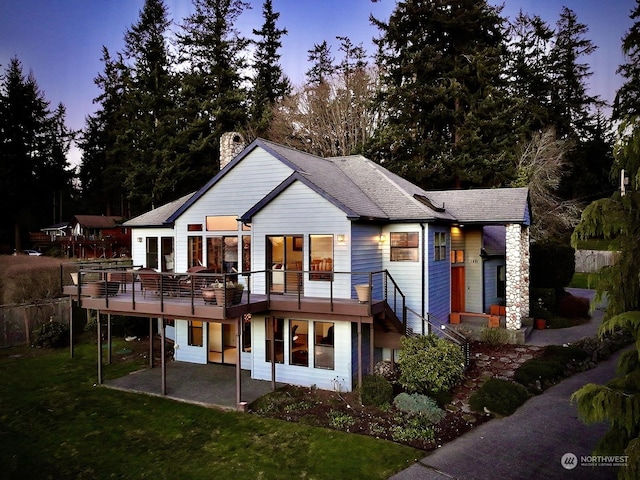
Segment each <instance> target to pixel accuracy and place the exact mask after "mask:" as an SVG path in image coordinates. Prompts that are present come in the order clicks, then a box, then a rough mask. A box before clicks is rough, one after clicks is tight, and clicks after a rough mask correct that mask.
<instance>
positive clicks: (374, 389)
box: [360, 375, 393, 407]
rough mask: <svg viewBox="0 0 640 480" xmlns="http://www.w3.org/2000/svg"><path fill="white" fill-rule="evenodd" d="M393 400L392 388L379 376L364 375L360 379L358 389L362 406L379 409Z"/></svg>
mask: <svg viewBox="0 0 640 480" xmlns="http://www.w3.org/2000/svg"><path fill="white" fill-rule="evenodd" d="M392 399H393V386H392V385H391V383H390V382H389V381H388V380H387V379H386V378H384V377H381V376H380V375H366V376H364V377H363V378H362V387H361V388H360V402H362V404H363V405H374V406H376V407H381V406H383V405H386V404H389V403H391V400H392Z"/></svg>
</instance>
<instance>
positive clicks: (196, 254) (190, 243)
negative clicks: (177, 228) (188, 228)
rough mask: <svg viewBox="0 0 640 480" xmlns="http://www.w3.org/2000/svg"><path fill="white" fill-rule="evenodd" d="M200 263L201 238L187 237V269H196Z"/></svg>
mask: <svg viewBox="0 0 640 480" xmlns="http://www.w3.org/2000/svg"><path fill="white" fill-rule="evenodd" d="M201 265H204V264H203V263H202V237H187V267H197V266H201Z"/></svg>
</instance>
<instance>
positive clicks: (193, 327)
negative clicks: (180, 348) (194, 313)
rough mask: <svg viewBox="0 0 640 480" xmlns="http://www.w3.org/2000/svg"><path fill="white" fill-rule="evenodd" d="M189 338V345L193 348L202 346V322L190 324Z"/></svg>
mask: <svg viewBox="0 0 640 480" xmlns="http://www.w3.org/2000/svg"><path fill="white" fill-rule="evenodd" d="M188 336H189V338H188V341H187V343H188V344H189V345H191V346H193V347H201V346H202V322H199V321H192V322H189V334H188Z"/></svg>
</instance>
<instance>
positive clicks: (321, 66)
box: [305, 40, 336, 87]
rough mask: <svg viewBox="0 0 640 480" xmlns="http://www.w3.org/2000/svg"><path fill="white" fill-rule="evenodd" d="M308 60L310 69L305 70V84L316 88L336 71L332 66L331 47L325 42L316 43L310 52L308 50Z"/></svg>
mask: <svg viewBox="0 0 640 480" xmlns="http://www.w3.org/2000/svg"><path fill="white" fill-rule="evenodd" d="M307 53H308V54H309V57H308V60H309V62H311V64H312V65H311V68H310V69H309V70H307V73H306V74H305V75H306V78H307V84H308V85H310V86H312V87H317V86H320V85H322V84H323V83H325V82H326V81H327V80H328V78H329V77H331V76H332V75H333V74H334V72H335V71H336V67H335V65H334V64H333V61H334V58H333V57H332V56H331V47H330V46H329V44H328V43H327V41H326V40H325V41H323V42H322V43H316V44H315V45H314V46H313V48H312V49H311V50H308V51H307Z"/></svg>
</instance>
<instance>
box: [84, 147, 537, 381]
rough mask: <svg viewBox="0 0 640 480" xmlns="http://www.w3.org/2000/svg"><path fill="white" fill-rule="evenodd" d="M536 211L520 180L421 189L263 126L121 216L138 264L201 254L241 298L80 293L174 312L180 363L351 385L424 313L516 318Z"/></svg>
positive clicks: (524, 302)
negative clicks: (493, 313) (261, 134)
mask: <svg viewBox="0 0 640 480" xmlns="http://www.w3.org/2000/svg"><path fill="white" fill-rule="evenodd" d="M529 223H530V215H529V203H528V191H527V189H525V188H514V189H478V190H455V191H424V190H422V189H421V188H419V187H417V186H415V185H413V184H411V183H410V182H409V181H407V180H405V179H402V178H400V177H399V176H397V175H395V174H393V173H391V172H389V171H388V170H386V169H384V168H383V167H381V166H380V165H378V164H376V163H374V162H372V161H370V160H367V159H366V158H364V157H362V156H348V157H338V158H328V159H325V158H320V157H317V156H314V155H310V154H307V153H303V152H300V151H297V150H294V149H291V148H287V147H284V146H282V145H278V144H275V143H272V142H269V141H266V140H261V139H258V140H256V141H254V142H253V143H252V144H251V145H249V146H248V147H246V148H245V149H244V150H243V151H242V152H241V153H240V154H239V155H238V156H236V157H235V158H234V159H233V160H232V161H231V162H230V163H229V164H228V165H226V166H225V167H224V168H223V169H222V170H221V171H220V172H219V173H218V174H217V175H216V176H215V177H214V178H212V179H211V180H210V181H209V182H208V183H207V184H206V185H205V186H204V187H202V188H201V189H200V190H199V191H198V192H196V193H194V194H193V195H188V196H185V197H183V198H181V199H179V200H177V201H176V202H173V203H171V204H168V205H164V206H162V207H159V208H157V209H155V210H152V211H151V212H148V213H146V214H144V215H141V216H139V217H136V218H133V219H131V220H129V221H127V222H125V223H124V224H123V226H124V227H126V228H129V229H131V231H132V238H133V239H134V241H133V243H132V257H133V262H134V265H142V266H144V267H150V268H154V269H157V270H158V271H162V272H166V273H165V274H164V276H165V277H166V278H174V277H175V276H176V275H175V274H176V273H180V272H186V271H187V270H188V269H189V268H192V267H196V266H203V267H206V268H207V269H208V271H210V272H216V273H217V274H219V275H222V276H224V277H225V278H226V279H229V278H234V279H235V278H236V277H237V279H238V281H239V282H242V283H244V284H245V286H246V288H245V296H244V300H243V303H242V305H238V306H234V307H230V308H228V307H224V308H220V307H216V306H206V305H204V303H203V301H202V298H199V299H195V300H194V295H193V293H192V294H191V300H190V301H191V304H190V308H184V307H182V306H180V304H179V302H183V303H184V302H186V300H184V299H183V298H180V299H175V300H174V299H172V297H171V296H161V297H160V300H161V302H159V303H160V306H159V307H158V306H157V305H156V306H155V307H153V308H152V307H151V306H148V305H147V304H146V303H144V302H143V301H141V300H140V295H139V294H138V295H139V296H138V297H137V298H138V299H137V300H135V301H133V302H130V303H127V301H129V300H127V299H126V298H124V294H118V295H117V296H114V297H113V298H108V299H106V300H105V299H91V298H84V299H83V300H82V305H83V307H85V308H96V309H100V310H101V311H103V312H105V313H108V312H114V313H116V312H117V313H120V314H126V313H135V314H136V315H138V316H142V315H145V314H146V315H147V316H149V317H158V318H160V319H162V325H164V324H165V323H166V321H167V320H169V321H170V322H169V323H170V324H171V328H169V330H168V331H167V335H168V336H169V337H171V338H172V339H173V340H174V342H175V359H176V360H177V361H184V362H194V363H202V364H206V363H208V362H215V363H228V364H235V365H236V368H242V369H246V370H250V371H251V376H252V378H256V379H266V380H269V379H270V380H272V381H278V382H286V383H292V384H297V385H306V386H311V385H316V386H318V387H320V388H325V389H334V388H341V389H343V390H347V391H348V390H351V389H352V388H353V387H354V385H355V384H356V383H357V381H359V380H360V379H361V376H362V375H363V374H365V373H370V372H371V370H372V366H373V364H374V361H378V360H380V359H392V358H393V357H394V352H395V351H397V349H398V348H399V338H400V336H401V335H403V334H405V333H406V332H407V330H409V331H410V332H413V333H425V332H426V330H428V329H429V323H428V320H429V319H438V321H440V322H442V323H447V322H448V321H449V317H450V314H452V312H453V313H457V312H470V313H477V314H485V313H488V312H489V311H490V308H491V306H492V305H494V304H498V303H500V304H503V305H506V315H505V318H504V324H505V326H506V328H507V329H510V330H515V331H517V330H520V329H521V320H522V318H523V317H525V316H527V315H528V292H529V286H528V270H529V268H528V267H529V264H528V258H529V237H528V227H529ZM361 284H365V285H370V287H369V288H370V299H369V302H367V303H360V302H359V301H358V300H357V297H356V289H355V286H356V285H361ZM71 293H73V292H71ZM161 293H162V291H161ZM165 293H167V292H166V291H165ZM121 298H122V300H121ZM148 298H149V297H146V302H148V301H149V300H148ZM156 303H158V302H157V301H156ZM405 307H406V308H405ZM407 312H410V313H409V314H408V313H407ZM238 388H239V387H238Z"/></svg>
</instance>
